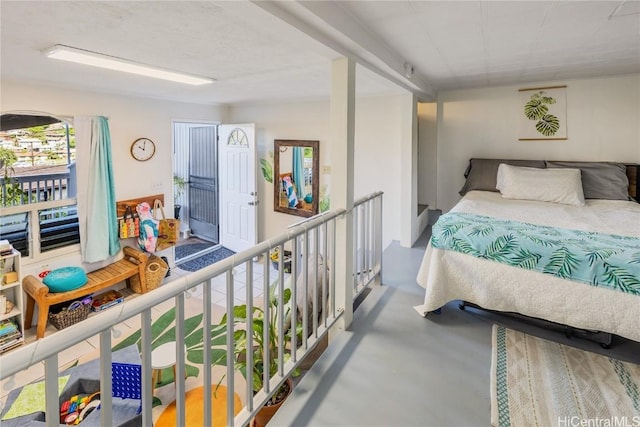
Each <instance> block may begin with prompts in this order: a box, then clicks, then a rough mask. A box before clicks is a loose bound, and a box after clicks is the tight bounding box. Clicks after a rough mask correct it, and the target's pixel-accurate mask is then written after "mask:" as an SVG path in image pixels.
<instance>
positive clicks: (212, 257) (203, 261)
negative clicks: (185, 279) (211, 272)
mask: <svg viewBox="0 0 640 427" xmlns="http://www.w3.org/2000/svg"><path fill="white" fill-rule="evenodd" d="M178 247H180V246H178ZM176 249H178V248H176ZM231 255H235V252H233V251H232V250H231V249H227V248H225V247H224V246H221V247H219V248H218V249H216V250H215V251H213V252H209V253H208V254H204V255H202V256H201V257H198V258H196V259H192V260H191V261H187V262H185V263H184V264H178V268H179V269H181V270H185V271H197V270H200V269H201V268H205V267H206V266H208V265H211V264H213V263H216V262H218V261H221V260H223V259H225V258H227V257H230V256H231Z"/></svg>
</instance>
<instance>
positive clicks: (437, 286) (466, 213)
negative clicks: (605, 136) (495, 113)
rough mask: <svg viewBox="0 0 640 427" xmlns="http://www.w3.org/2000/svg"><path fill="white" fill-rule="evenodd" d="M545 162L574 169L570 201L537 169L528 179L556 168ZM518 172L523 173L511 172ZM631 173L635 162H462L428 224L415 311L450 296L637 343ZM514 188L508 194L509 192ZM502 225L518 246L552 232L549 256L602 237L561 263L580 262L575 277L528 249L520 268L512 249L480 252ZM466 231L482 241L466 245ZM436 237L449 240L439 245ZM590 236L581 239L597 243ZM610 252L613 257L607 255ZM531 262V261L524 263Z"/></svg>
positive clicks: (639, 234) (638, 275)
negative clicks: (455, 190) (453, 191)
mask: <svg viewBox="0 0 640 427" xmlns="http://www.w3.org/2000/svg"><path fill="white" fill-rule="evenodd" d="M500 165H507V166H500ZM551 168H558V169H563V171H562V173H563V174H564V173H565V172H566V171H573V172H571V176H572V179H573V184H571V185H572V186H573V187H572V188H576V187H581V188H579V189H577V190H576V193H581V196H582V198H580V197H577V199H576V198H575V197H574V196H575V194H571V195H570V196H568V197H567V191H566V189H565V188H562V189H560V190H558V189H557V188H555V186H554V185H555V181H554V182H552V183H551V181H545V179H547V177H546V176H545V177H543V178H542V181H537V179H538V178H539V177H540V176H541V175H542V174H546V173H547V172H551V174H554V173H556V171H550V170H549V169H551ZM503 169H504V170H503ZM534 169H536V170H534ZM497 170H500V172H501V173H502V172H504V171H509V172H513V171H515V172H516V174H515V175H514V176H515V178H513V176H511V177H509V175H508V173H506V172H505V173H502V175H500V174H499V173H497ZM523 171H524V173H525V175H526V173H532V175H531V176H525V175H518V174H520V173H522V172H523ZM575 171H578V172H577V177H578V178H577V179H578V181H577V182H578V183H577V184H576V181H575V179H576V175H575V174H576V172H575ZM637 171H638V166H637V165H628V166H625V165H622V164H613V163H599V162H581V163H577V162H576V163H572V162H548V161H547V162H545V161H517V160H500V159H471V161H470V165H469V168H468V169H467V172H466V173H465V176H466V178H467V181H466V183H465V186H464V187H463V189H462V190H461V194H463V198H462V200H461V201H460V202H459V203H458V204H457V205H456V206H455V207H454V208H453V209H452V210H451V211H450V212H449V213H447V214H446V215H443V216H442V217H441V218H440V219H439V220H438V222H437V223H436V225H434V234H433V237H432V241H430V242H429V245H428V246H427V250H426V252H425V255H424V258H423V261H422V264H421V266H420V269H419V271H418V276H417V281H418V284H420V285H421V286H422V287H424V288H425V298H424V303H423V304H422V305H420V306H417V307H415V308H416V310H417V311H418V312H419V313H420V314H421V315H423V316H427V314H428V313H430V312H433V311H436V310H438V309H440V308H441V307H442V306H443V305H444V304H446V303H448V302H450V301H454V300H461V301H463V302H465V303H466V302H468V303H471V304H473V305H476V306H478V307H481V308H483V309H488V310H496V311H500V312H510V313H518V314H520V315H524V316H527V317H530V318H536V319H543V320H545V321H549V322H553V323H554V324H560V325H566V326H567V327H571V328H577V329H579V330H583V331H602V332H605V333H609V334H614V335H618V336H622V337H625V338H628V339H631V340H634V341H640V272H639V271H640V204H638V203H637V202H635V201H634V200H633V199H631V198H630V197H629V194H632V195H634V196H637V194H636V191H637V180H638V177H637ZM566 173H568V172H566ZM505 176H506V177H507V178H505ZM523 176H524V178H523ZM512 178H513V179H512ZM505 179H506V180H507V182H506V183H505V182H503V181H504V180H505ZM552 179H555V178H552ZM514 182H515V183H516V184H514ZM630 183H631V185H630ZM580 184H582V185H580ZM514 185H515V187H516V190H515V192H514ZM501 186H502V189H500V188H499V187H501ZM554 192H556V193H558V194H560V200H554V201H549V200H545V201H541V200H540V199H541V198H542V199H545V198H549V194H550V193H551V198H552V199H553V198H554V196H553V193H554ZM514 194H515V196H516V197H512V196H514ZM556 195H557V194H556ZM578 196H580V194H578ZM506 197H509V198H506ZM567 200H568V201H567ZM457 221H459V223H458V222H457ZM465 223H466V227H465V225H464V224H465ZM513 224H515V226H513ZM494 226H495V227H494ZM502 226H504V227H511V228H509V229H508V230H507V231H505V229H501V230H502V232H501V236H503V237H504V236H507V240H509V239H512V240H513V241H521V242H526V244H527V245H528V244H534V243H536V242H535V240H539V239H538V237H541V238H543V239H542V241H541V242H542V243H540V242H537V243H540V244H541V246H545V245H547V243H545V241H544V240H545V239H546V240H550V241H553V239H549V238H548V237H549V236H550V235H555V234H554V233H559V234H557V236H556V237H555V238H554V239H555V243H556V247H551V248H550V249H549V251H550V252H551V253H553V251H556V252H555V254H557V251H558V250H561V249H560V248H562V249H564V248H570V249H571V246H568V243H567V244H565V243H566V242H572V241H575V243H576V244H579V243H580V240H584V239H588V240H589V239H591V240H594V241H595V240H598V239H600V238H601V237H602V238H603V239H604V240H603V241H602V242H600V243H598V244H601V246H599V247H597V248H596V249H593V250H591V251H587V252H575V254H579V255H576V256H575V257H574V259H573V260H570V263H572V266H573V267H576V266H577V265H579V266H580V267H579V268H574V270H582V269H583V267H584V270H585V272H584V273H582V274H583V275H584V277H582V278H580V277H577V278H576V277H570V275H568V274H564V273H566V271H565V272H559V271H558V270H556V271H551V270H552V269H548V271H547V270H545V269H546V267H547V266H548V265H551V262H550V261H548V260H549V259H551V258H549V257H550V256H551V255H549V254H546V255H545V254H540V255H536V258H533V259H528V260H527V262H523V263H522V264H524V265H520V266H518V265H519V264H516V263H514V262H513V260H514V259H516V255H505V256H504V257H503V258H505V260H503V261H505V262H499V261H496V260H495V259H493V258H492V257H488V256H486V254H487V253H489V252H491V251H490V247H489V245H492V244H495V242H496V241H497V240H496V239H497V237H496V236H497V234H496V235H494V234H492V233H494V231H493V229H494V228H498V229H500V227H502ZM523 227H526V228H524V229H523ZM470 230H471V231H470ZM534 231H535V232H536V233H538V234H534V233H533V232H534ZM540 233H541V234H540ZM565 233H569V234H570V235H569V237H567V235H566V234H565ZM571 233H573V234H571ZM472 234H476V235H482V236H481V237H483V238H484V240H483V242H481V243H478V242H475V243H473V244H475V245H476V247H475V249H474V248H473V247H471V246H470V244H469V243H468V241H470V238H469V239H467V237H468V236H469V235H472ZM456 236H457V237H456ZM584 236H586V237H584ZM444 237H447V238H450V240H452V241H453V242H454V244H453V246H456V247H455V248H453V247H447V246H446V245H445V244H443V243H442V241H443V240H446V239H444ZM434 239H435V240H434ZM503 240H504V239H503ZM591 240H589V244H596V243H593V242H591ZM492 242H494V243H492ZM614 244H615V246H614ZM483 245H484V246H483ZM516 248H517V249H516ZM493 249H495V248H493ZM499 249H500V250H501V249H502V247H501V248H499ZM529 249H530V248H528V247H525V248H524V249H523V247H517V246H514V252H513V253H514V254H515V253H516V250H517V251H520V252H519V253H520V254H522V253H529V254H530V252H527V251H528V250H529ZM571 250H572V251H573V249H571ZM522 251H525V252H522ZM531 251H532V252H536V251H535V250H533V249H532V250H531ZM625 256H626V258H625ZM545 257H547V258H545ZM610 257H619V258H617V259H615V261H614V260H613V258H610ZM620 257H621V258H620ZM494 258H495V257H494ZM525 258H526V257H525ZM521 259H523V258H522V257H520V258H518V260H521ZM598 262H599V263H600V264H599V265H598V266H595V264H597V263H598ZM536 263H537V264H539V265H537V266H533V264H536ZM592 263H593V264H594V266H593V267H592V268H600V270H598V271H597V272H595V273H594V271H589V270H588V268H591V266H590V264H592ZM616 266H617V267H616ZM621 272H622V273H621ZM618 273H620V277H622V280H621V281H620V283H622V285H620V286H623V287H624V289H620V288H619V286H617V284H618V282H617V281H616V280H613V279H618V277H617V276H616V277H614V276H615V275H616V274H618ZM596 276H597V277H596ZM599 277H603V278H604V279H601V278H600V279H599ZM612 277H613V279H612ZM596 279H597V280H600V281H603V280H604V281H609V282H611V285H610V286H609V285H607V284H606V283H605V284H604V285H603V283H598V282H597V280H596ZM605 279H606V280H605ZM605 285H606V286H605ZM601 344H603V346H606V345H608V344H609V342H601Z"/></svg>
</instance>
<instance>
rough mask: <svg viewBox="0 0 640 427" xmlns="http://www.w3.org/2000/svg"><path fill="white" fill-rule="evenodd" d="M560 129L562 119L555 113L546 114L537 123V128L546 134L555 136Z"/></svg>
mask: <svg viewBox="0 0 640 427" xmlns="http://www.w3.org/2000/svg"><path fill="white" fill-rule="evenodd" d="M558 129H560V120H558V118H557V117H556V116H554V115H553V114H545V115H544V116H543V117H542V118H541V119H540V120H539V121H538V123H536V130H537V131H538V132H540V133H541V134H543V135H544V136H553V135H555V134H556V132H558Z"/></svg>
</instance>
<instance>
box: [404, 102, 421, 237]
mask: <svg viewBox="0 0 640 427" xmlns="http://www.w3.org/2000/svg"><path fill="white" fill-rule="evenodd" d="M401 114H402V117H401V118H400V123H401V127H402V128H401V138H402V139H401V141H400V151H401V154H400V161H401V165H400V170H401V174H402V176H401V177H400V182H401V185H400V192H401V193H400V206H401V207H400V209H401V211H400V216H401V218H402V222H401V224H400V246H403V247H406V248H410V247H411V246H412V245H413V243H414V242H415V241H416V240H417V239H418V237H420V234H419V233H418V231H417V230H418V99H417V97H416V96H415V95H414V94H409V95H406V96H404V97H403V100H402V109H401Z"/></svg>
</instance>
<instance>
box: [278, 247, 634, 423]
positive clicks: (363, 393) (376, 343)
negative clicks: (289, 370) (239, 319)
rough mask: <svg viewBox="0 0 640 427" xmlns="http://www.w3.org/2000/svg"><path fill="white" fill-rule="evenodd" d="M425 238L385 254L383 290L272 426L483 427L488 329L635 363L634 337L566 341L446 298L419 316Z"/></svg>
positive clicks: (366, 305) (365, 305)
mask: <svg viewBox="0 0 640 427" xmlns="http://www.w3.org/2000/svg"><path fill="white" fill-rule="evenodd" d="M427 239H428V235H423V236H422V237H421V239H420V240H419V241H418V243H417V244H416V246H415V247H414V248H402V247H400V246H399V245H398V244H397V243H393V244H392V245H391V246H389V247H388V248H387V249H386V250H385V252H384V261H383V280H382V282H383V286H380V287H376V288H374V289H373V290H372V292H371V293H370V294H369V296H368V297H367V298H366V299H365V301H364V302H363V303H362V304H361V305H360V307H359V308H358V309H357V310H356V312H355V314H354V321H353V324H352V326H351V328H350V330H349V331H347V332H345V333H341V334H339V335H337V336H336V337H335V338H334V339H333V340H332V342H331V344H330V346H329V348H328V349H327V350H326V351H325V353H324V354H323V355H322V356H321V357H320V359H319V360H318V361H317V362H316V364H315V365H314V366H313V367H312V369H311V370H310V371H309V372H308V373H307V374H306V375H305V376H304V378H302V380H301V381H300V383H299V384H298V385H297V386H296V388H295V389H294V391H293V394H292V395H291V396H290V397H289V398H288V399H287V401H286V402H285V404H284V405H283V406H282V408H281V409H280V410H279V411H278V413H277V414H276V416H275V417H274V418H273V419H272V420H271V422H270V423H269V425H270V426H292V425H296V426H302V425H309V426H360V425H362V426H364V425H366V426H489V425H490V424H491V423H490V411H491V403H490V390H489V388H490V387H489V375H490V373H489V370H490V365H491V326H492V324H493V323H500V324H503V325H505V326H508V327H511V328H514V329H518V330H523V331H525V332H527V333H530V334H533V335H537V336H540V337H543V338H546V339H551V340H554V341H558V342H563V343H567V344H569V345H573V346H576V347H581V348H584V349H587V350H591V351H595V352H598V353H603V354H608V355H611V356H613V357H617V358H619V359H623V360H629V361H634V362H635V363H640V343H636V342H630V341H627V340H624V339H622V338H619V337H615V340H614V342H613V348H612V349H610V350H604V349H602V348H600V346H599V345H598V344H596V343H593V342H590V341H586V340H583V339H579V338H571V339H568V338H566V337H565V336H564V333H562V332H561V331H551V330H547V329H541V328H539V327H538V326H535V325H531V324H529V323H528V322H523V321H522V320H517V319H513V318H510V317H507V316H502V315H498V314H493V313H488V312H484V311H481V310H476V309H471V308H468V309H467V310H465V311H461V310H459V309H458V308H457V303H456V302H453V303H449V304H448V305H447V306H445V307H444V308H443V310H442V314H441V315H430V316H429V317H427V318H423V317H421V316H419V315H418V314H417V313H416V311H415V310H414V309H413V306H415V305H418V304H421V303H422V300H423V290H422V288H420V287H419V286H418V285H417V283H416V281H415V278H416V275H417V271H418V267H419V265H420V261H421V260H422V256H423V254H424V250H425V247H426V242H427Z"/></svg>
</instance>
